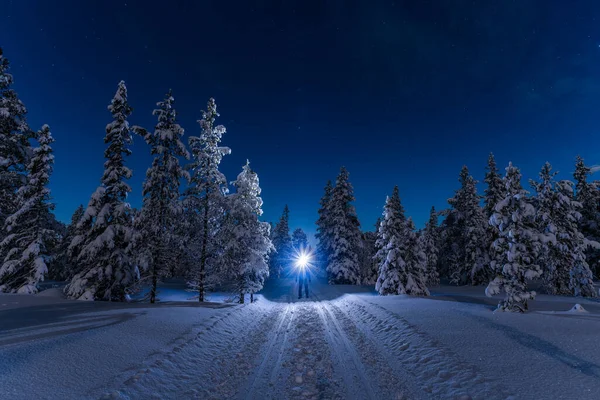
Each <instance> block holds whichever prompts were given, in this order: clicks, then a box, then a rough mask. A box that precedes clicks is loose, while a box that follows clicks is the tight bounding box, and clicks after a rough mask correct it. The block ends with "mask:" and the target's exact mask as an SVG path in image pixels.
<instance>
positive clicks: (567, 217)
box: [555, 180, 597, 297]
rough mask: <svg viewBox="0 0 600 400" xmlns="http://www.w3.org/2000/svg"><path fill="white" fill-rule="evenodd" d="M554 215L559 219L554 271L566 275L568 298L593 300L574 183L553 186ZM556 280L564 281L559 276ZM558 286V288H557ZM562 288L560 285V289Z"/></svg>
mask: <svg viewBox="0 0 600 400" xmlns="http://www.w3.org/2000/svg"><path fill="white" fill-rule="evenodd" d="M556 193H557V201H556V205H555V208H556V214H557V215H558V218H557V220H558V223H557V235H556V245H555V252H556V253H557V254H556V256H555V257H556V260H557V263H556V264H557V266H558V267H557V268H556V270H557V271H566V270H568V272H569V294H571V295H574V296H584V297H596V296H597V293H596V290H595V289H594V283H593V275H592V271H591V270H590V268H589V265H588V263H587V260H586V256H585V250H586V246H587V242H586V239H585V237H584V236H583V233H581V231H580V230H579V226H578V221H579V219H580V218H581V212H580V211H581V203H579V202H578V201H575V198H574V192H573V182H571V181H567V180H563V181H559V182H557V183H556ZM555 279H557V280H560V281H561V283H562V281H563V279H564V278H563V276H562V273H561V274H560V275H559V274H556V277H555ZM557 286H558V285H557ZM561 286H562V285H561Z"/></svg>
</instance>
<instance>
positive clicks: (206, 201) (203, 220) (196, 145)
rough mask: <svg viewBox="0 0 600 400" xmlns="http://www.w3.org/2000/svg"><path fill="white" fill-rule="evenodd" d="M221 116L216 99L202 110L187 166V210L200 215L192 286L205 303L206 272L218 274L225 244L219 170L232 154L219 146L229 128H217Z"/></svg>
mask: <svg viewBox="0 0 600 400" xmlns="http://www.w3.org/2000/svg"><path fill="white" fill-rule="evenodd" d="M217 117H219V113H218V112H217V104H216V102H215V99H213V98H210V99H209V100H208V103H207V105H206V110H205V111H202V119H201V120H199V121H198V123H199V124H200V129H201V133H200V136H198V137H197V136H191V137H190V138H189V145H190V148H191V151H192V160H193V161H192V163H191V164H190V165H189V166H188V170H190V171H191V174H190V185H189V187H188V189H187V190H186V192H185V203H186V208H187V209H188V210H191V211H192V212H194V213H196V214H197V218H196V220H197V222H199V224H198V225H197V226H196V227H195V228H194V229H193V230H192V232H191V233H192V236H193V237H191V238H190V240H191V241H192V242H194V243H196V244H197V245H198V246H199V248H198V249H197V253H198V255H199V264H198V268H197V270H196V271H193V275H194V276H193V279H192V281H191V284H192V286H195V287H196V288H197V289H198V299H199V301H200V302H203V301H204V300H205V295H206V283H207V282H206V279H207V272H210V271H209V270H211V271H212V272H213V273H214V272H216V271H215V269H217V264H219V263H218V259H217V255H218V253H219V252H220V251H221V249H220V247H222V244H223V243H220V242H221V239H219V238H218V235H219V232H218V230H219V227H220V226H221V225H222V224H223V219H224V218H225V217H224V216H225V212H226V204H225V195H226V194H227V193H228V188H227V179H226V178H225V175H224V174H223V173H222V172H221V171H220V170H219V166H220V164H221V161H222V159H223V156H225V155H228V154H231V149H230V148H229V147H224V146H220V143H221V140H222V139H223V135H224V134H225V132H226V129H225V127H224V126H223V125H215V121H216V119H217Z"/></svg>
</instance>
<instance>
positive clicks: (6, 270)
mask: <svg viewBox="0 0 600 400" xmlns="http://www.w3.org/2000/svg"><path fill="white" fill-rule="evenodd" d="M35 139H36V140H37V142H38V147H36V148H35V149H34V150H33V156H32V157H31V159H30V160H29V163H28V165H27V183H26V184H25V185H24V186H21V187H20V188H19V190H18V192H17V205H18V208H17V211H16V212H14V213H13V214H12V215H10V216H9V217H8V218H6V222H5V223H6V230H7V236H6V237H5V238H4V240H3V241H2V243H1V246H2V248H3V249H4V250H5V251H3V253H4V254H6V257H5V258H4V260H2V266H1V267H0V292H15V293H27V294H30V293H37V291H38V287H37V285H38V283H39V282H40V281H43V280H44V277H45V275H46V274H47V273H48V266H47V263H48V261H49V258H50V254H49V248H50V247H51V246H52V245H53V244H54V242H55V240H56V234H55V232H54V231H52V230H51V229H48V228H47V222H48V220H49V214H50V210H52V209H54V205H53V204H51V203H50V189H48V187H47V186H48V183H49V182H50V175H51V174H52V165H53V164H54V155H53V154H52V147H51V144H52V142H54V139H53V138H52V134H51V133H50V128H49V127H48V125H44V126H43V127H42V129H41V130H39V131H38V132H37V134H36V136H35Z"/></svg>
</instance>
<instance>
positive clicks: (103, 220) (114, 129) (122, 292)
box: [65, 81, 136, 301]
mask: <svg viewBox="0 0 600 400" xmlns="http://www.w3.org/2000/svg"><path fill="white" fill-rule="evenodd" d="M108 110H109V111H110V113H111V114H112V118H113V120H112V122H110V123H109V124H108V125H106V135H105V136H104V143H105V144H106V145H107V147H106V150H105V151H104V157H105V158H106V161H105V162H104V173H103V174H102V179H101V185H100V186H99V187H98V188H97V189H96V191H95V192H94V194H93V195H92V197H91V198H90V201H89V203H88V206H87V209H86V210H85V213H84V214H83V216H82V218H81V219H80V220H79V222H78V224H77V227H76V229H77V231H78V233H79V234H78V235H77V236H75V237H74V238H73V241H72V242H71V245H70V252H71V254H72V255H73V257H76V262H77V264H78V265H77V269H78V270H79V273H77V274H76V275H75V276H74V277H73V279H72V280H71V282H70V283H69V284H68V285H67V286H66V288H65V293H66V294H67V296H69V297H70V298H73V299H80V300H108V301H123V300H125V299H126V295H127V292H126V289H127V287H128V286H130V285H131V284H133V283H134V281H135V277H136V271H135V267H134V265H133V261H132V259H131V251H130V250H131V244H132V235H133V231H132V217H131V208H130V206H129V203H127V201H126V200H127V194H128V193H129V192H131V188H130V187H129V185H128V184H127V182H126V181H127V180H128V179H129V178H131V175H132V172H131V170H130V169H129V168H128V167H126V166H125V157H126V156H129V155H130V154H131V150H130V149H129V145H131V143H132V142H133V138H132V135H131V129H130V127H129V122H128V121H127V118H128V117H129V115H131V112H132V108H131V106H130V105H129V103H128V102H127V87H126V86H125V82H123V81H121V82H119V85H118V87H117V91H116V93H115V96H114V97H113V99H112V101H111V103H110V105H109V106H108Z"/></svg>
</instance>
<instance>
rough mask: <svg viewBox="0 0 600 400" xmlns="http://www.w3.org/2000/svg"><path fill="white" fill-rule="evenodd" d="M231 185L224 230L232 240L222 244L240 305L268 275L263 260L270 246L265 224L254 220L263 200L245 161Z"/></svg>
mask: <svg viewBox="0 0 600 400" xmlns="http://www.w3.org/2000/svg"><path fill="white" fill-rule="evenodd" d="M232 184H233V186H234V187H235V188H236V193H234V194H232V195H230V196H229V199H228V200H229V201H230V204H231V207H230V209H229V212H228V215H229V216H230V217H231V218H228V220H227V221H228V224H227V225H226V227H225V229H228V230H230V231H231V235H230V237H232V238H233V240H229V241H228V242H227V243H226V244H225V247H226V250H225V254H227V255H228V256H229V260H230V261H231V262H230V263H228V264H229V268H232V269H233V271H232V273H231V275H230V276H232V277H233V278H234V279H235V281H236V286H237V290H238V293H240V303H244V297H245V294H246V293H249V294H250V296H251V298H250V299H251V301H252V300H253V295H254V293H256V292H258V291H259V290H260V289H262V287H263V285H264V282H265V280H266V279H267V277H268V276H269V266H268V263H267V258H268V254H269V253H270V252H271V251H272V248H273V244H272V243H271V240H270V239H269V233H270V232H269V230H270V226H269V224H268V223H267V222H261V221H259V219H258V217H259V216H260V215H262V212H263V211H262V204H263V201H262V199H261V197H260V193H261V189H260V186H259V180H258V175H257V174H256V172H254V171H252V169H251V168H250V163H249V162H247V163H246V165H245V166H244V167H243V169H242V172H241V173H240V174H239V175H238V177H237V179H236V180H235V181H234V182H232Z"/></svg>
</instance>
